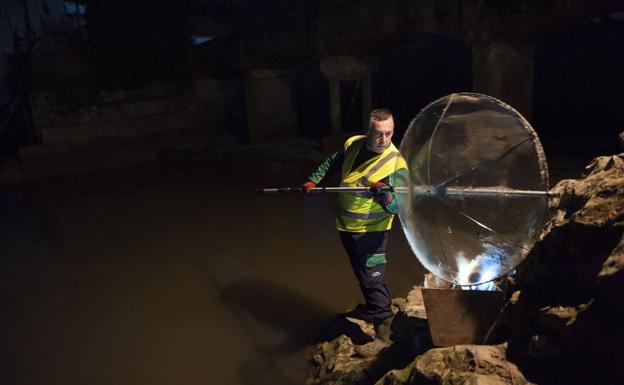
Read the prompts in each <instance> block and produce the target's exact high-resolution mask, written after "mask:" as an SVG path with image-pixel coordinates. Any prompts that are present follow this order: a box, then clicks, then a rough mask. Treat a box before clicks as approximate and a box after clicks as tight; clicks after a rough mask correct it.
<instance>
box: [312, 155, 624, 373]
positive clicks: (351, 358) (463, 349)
mask: <svg viewBox="0 0 624 385" xmlns="http://www.w3.org/2000/svg"><path fill="white" fill-rule="evenodd" d="M553 192H555V193H556V194H557V196H556V197H555V198H554V199H552V200H551V204H550V206H551V210H552V215H551V217H550V219H549V220H548V221H547V223H546V225H545V226H544V229H543V231H542V233H541V235H540V237H539V240H538V242H537V243H536V244H535V247H534V248H533V250H532V252H531V253H530V254H529V255H528V257H527V258H526V260H525V261H524V262H523V263H522V264H521V265H520V266H519V267H518V269H517V270H518V274H517V275H516V276H515V277H514V278H507V280H506V282H504V283H505V284H504V285H502V287H504V290H505V296H506V304H505V306H504V307H503V310H502V311H501V316H500V317H499V319H498V323H497V324H496V327H495V329H494V333H493V335H492V336H493V337H492V338H491V339H490V340H491V341H492V343H493V344H492V345H458V346H450V347H444V348H435V347H433V346H432V343H431V338H430V336H429V331H428V325H427V321H426V312H425V309H424V306H423V303H422V295H421V293H420V288H419V287H415V288H414V289H413V290H412V291H411V292H410V294H409V295H408V297H407V298H405V299H395V300H394V312H395V315H394V319H393V322H392V333H391V339H392V341H393V343H392V344H391V345H390V346H389V347H388V348H386V349H384V350H382V351H381V352H380V353H379V354H378V355H377V356H376V357H372V358H365V357H360V356H358V355H357V354H356V353H355V350H354V346H355V344H363V343H366V342H367V341H370V339H371V338H372V337H371V335H372V333H374V332H373V331H372V327H371V326H370V325H369V324H366V323H364V322H363V321H358V320H355V319H348V318H347V319H346V322H348V323H350V324H351V325H352V326H353V327H352V328H344V324H343V326H342V327H343V329H342V330H343V331H345V332H344V333H342V334H340V335H339V336H338V337H337V338H333V339H328V340H326V341H325V342H321V343H319V344H317V345H316V346H315V350H314V354H313V357H312V358H311V362H310V366H309V368H310V372H309V376H308V381H307V383H308V385H329V384H332V385H339V384H345V385H346V384H353V385H355V384H378V385H382V384H383V385H389V384H393V385H396V384H411V385H416V384H419V385H420V384H444V385H451V384H452V385H461V384H465V385H468V384H480V385H503V384H509V385H522V384H531V383H535V384H579V385H580V384H621V383H624V373H623V372H622V371H621V370H620V368H622V367H624V355H622V354H621V347H622V346H624V327H623V326H622V325H624V308H623V307H622V306H621V299H622V298H624V238H623V233H624V154H619V155H614V156H603V157H599V158H596V159H594V160H593V161H592V162H591V163H590V164H589V165H588V166H587V167H586V169H585V176H584V177H583V178H581V179H576V180H571V179H568V180H562V181H561V182H559V183H558V184H557V186H555V188H554V189H553ZM331 327H332V326H330V328H331ZM334 331H335V330H334ZM330 334H331V333H330ZM335 334H338V333H335Z"/></svg>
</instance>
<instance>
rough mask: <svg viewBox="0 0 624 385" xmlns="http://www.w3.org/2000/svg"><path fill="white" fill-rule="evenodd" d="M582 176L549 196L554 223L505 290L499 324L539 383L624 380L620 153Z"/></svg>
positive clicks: (623, 176)
mask: <svg viewBox="0 0 624 385" xmlns="http://www.w3.org/2000/svg"><path fill="white" fill-rule="evenodd" d="M585 171H586V175H587V176H586V177H585V178H583V179H578V180H563V181H561V182H560V183H559V184H557V186H555V188H554V189H553V192H555V193H556V194H557V197H556V198H554V199H552V200H551V208H552V209H553V216H552V218H551V219H550V220H549V221H548V222H547V223H546V225H545V227H544V230H543V232H542V233H541V235H540V238H539V240H538V242H537V243H536V244H535V246H534V248H533V250H532V251H531V253H530V254H529V255H528V256H527V258H526V260H525V262H523V263H522V264H521V265H520V266H519V267H518V275H517V277H516V282H515V285H514V286H515V287H513V288H510V290H512V291H513V290H517V292H516V293H517V294H516V293H514V296H512V299H513V300H510V301H509V303H508V305H507V306H506V308H505V312H504V314H503V317H502V319H503V321H502V322H501V324H502V325H503V326H502V328H503V329H505V328H506V329H507V335H508V336H509V337H510V338H511V341H510V344H511V345H512V346H514V347H515V348H516V349H518V350H519V354H520V355H525V356H526V357H527V358H528V360H529V361H528V362H529V365H528V366H531V367H533V368H535V371H534V375H535V376H537V377H538V378H541V379H544V380H545V381H552V380H553V377H552V376H555V375H556V376H557V377H556V379H557V381H560V382H563V383H569V384H575V383H576V384H580V383H601V381H602V380H604V381H611V382H614V383H622V381H624V375H622V374H621V373H619V371H618V370H616V368H619V367H622V365H624V358H622V355H621V354H620V353H619V352H620V349H621V346H622V343H624V330H623V328H622V327H621V325H622V324H624V310H622V306H621V298H622V297H624V270H623V268H624V240H623V235H624V154H619V155H613V156H601V157H598V158H596V159H594V160H593V161H592V162H591V163H590V164H589V165H588V166H587V167H586V168H585ZM546 367H548V369H546ZM539 368H543V370H542V369H539ZM562 376H563V377H562ZM562 378H563V379H562ZM607 379H608V380H607Z"/></svg>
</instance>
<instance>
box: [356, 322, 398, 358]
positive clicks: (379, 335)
mask: <svg viewBox="0 0 624 385" xmlns="http://www.w3.org/2000/svg"><path fill="white" fill-rule="evenodd" d="M391 325H392V317H388V318H386V319H384V320H383V321H381V322H379V323H375V339H374V340H372V341H371V342H369V343H367V344H364V345H356V346H355V347H354V350H355V352H356V353H357V354H359V355H360V356H362V357H373V356H375V355H377V354H378V353H379V352H380V351H382V350H383V349H385V348H387V347H389V346H390V345H391V344H392V341H391V340H390V331H391V330H390V326H391Z"/></svg>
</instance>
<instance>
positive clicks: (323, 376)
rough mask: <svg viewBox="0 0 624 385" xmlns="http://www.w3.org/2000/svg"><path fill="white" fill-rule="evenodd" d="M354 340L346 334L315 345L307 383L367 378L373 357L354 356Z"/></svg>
mask: <svg viewBox="0 0 624 385" xmlns="http://www.w3.org/2000/svg"><path fill="white" fill-rule="evenodd" d="M354 353H355V351H354V350H353V342H351V339H349V337H347V336H345V335H341V336H340V337H338V338H336V339H334V340H333V341H329V342H322V343H320V344H318V345H316V347H315V351H314V355H313V357H312V362H311V370H310V372H309V374H308V379H307V381H306V384H307V385H316V384H333V385H339V384H344V385H347V384H357V383H358V382H361V381H363V380H364V379H366V372H365V371H366V369H367V368H369V367H370V365H371V364H372V362H373V359H371V358H362V357H353V356H354Z"/></svg>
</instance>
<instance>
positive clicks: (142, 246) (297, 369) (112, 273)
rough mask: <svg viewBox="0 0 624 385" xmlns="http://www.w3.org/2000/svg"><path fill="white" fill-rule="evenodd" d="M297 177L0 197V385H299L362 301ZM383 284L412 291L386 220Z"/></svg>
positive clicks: (114, 181)
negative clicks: (334, 327)
mask: <svg viewBox="0 0 624 385" xmlns="http://www.w3.org/2000/svg"><path fill="white" fill-rule="evenodd" d="M300 183H301V180H300V179H298V178H283V177H278V176H258V175H251V174H250V173H247V172H245V171H244V170H232V169H229V170H223V169H219V170H215V169H214V168H213V167H211V166H210V165H190V166H188V167H187V166H175V167H173V166H162V165H161V166H158V165H144V166H138V167H132V168H127V169H118V170H108V171H102V172H96V173H90V174H88V175H81V176H67V177H57V178H54V179H47V180H40V181H35V182H29V183H27V184H22V185H17V186H13V187H10V188H7V187H4V188H2V189H0V191H1V193H0V198H1V200H0V242H1V243H0V247H1V248H0V263H1V265H2V268H1V269H0V275H1V278H0V288H1V291H0V306H1V308H2V313H1V314H2V315H1V316H0V327H1V330H2V343H1V345H0V346H1V349H2V356H3V359H2V361H1V363H0V383H2V384H6V385H13V384H15V385H17V384H28V385H31V384H49V385H54V384H59V385H71V384H93V385H98V384H117V385H121V384H132V385H138V384H150V385H156V384H185V385H192V384H241V385H243V384H268V383H271V384H300V383H303V379H304V377H305V372H306V359H307V357H308V354H309V352H310V350H311V349H310V346H311V344H312V343H313V342H314V341H316V340H317V339H318V335H319V332H320V331H321V329H322V327H323V325H325V324H326V323H327V322H328V321H329V320H330V319H331V318H332V317H333V316H334V315H335V314H336V313H339V312H342V311H345V310H347V309H349V308H351V307H353V306H354V305H355V304H357V303H358V302H360V301H361V298H360V293H359V290H358V287H357V284H356V281H355V279H354V278H353V277H352V273H351V271H350V268H349V264H348V261H347V259H346V256H345V255H344V252H343V250H342V248H341V246H340V241H339V238H338V236H337V234H336V231H335V229H334V227H333V215H334V212H335V205H334V199H335V196H315V197H303V196H300V195H295V194H292V195H279V196H278V195H261V194H257V193H255V191H254V190H255V189H256V188H257V187H262V186H265V187H275V186H284V185H298V184H300ZM388 256H389V260H390V262H389V265H388V280H389V284H390V286H391V289H392V291H393V295H394V296H402V295H405V294H406V293H407V291H408V290H409V288H410V287H411V286H412V285H414V284H416V283H417V282H420V281H421V280H422V275H423V273H424V270H423V268H422V267H421V266H420V265H419V264H418V262H417V261H416V259H415V257H414V256H413V254H412V253H411V251H410V250H409V246H408V245H407V242H406V241H405V238H404V236H403V234H402V230H401V228H400V224H399V222H398V220H397V221H396V222H395V225H394V229H393V230H392V234H391V238H390V242H389V246H388Z"/></svg>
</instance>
